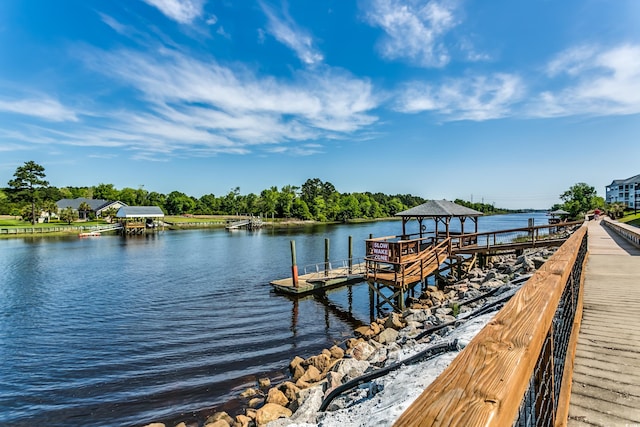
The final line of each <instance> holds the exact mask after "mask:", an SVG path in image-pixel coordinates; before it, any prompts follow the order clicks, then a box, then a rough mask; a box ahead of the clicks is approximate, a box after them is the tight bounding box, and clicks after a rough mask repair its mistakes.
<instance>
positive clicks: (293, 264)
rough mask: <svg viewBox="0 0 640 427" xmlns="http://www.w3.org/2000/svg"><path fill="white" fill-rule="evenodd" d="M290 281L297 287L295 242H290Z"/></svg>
mask: <svg viewBox="0 0 640 427" xmlns="http://www.w3.org/2000/svg"><path fill="white" fill-rule="evenodd" d="M291 279H292V280H293V286H294V287H295V288H297V287H298V265H297V264H296V241H295V240H292V241H291Z"/></svg>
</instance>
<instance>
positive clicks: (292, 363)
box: [289, 356, 304, 374]
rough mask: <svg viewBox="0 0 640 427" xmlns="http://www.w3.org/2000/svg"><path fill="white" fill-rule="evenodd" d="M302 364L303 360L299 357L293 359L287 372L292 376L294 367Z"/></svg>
mask: <svg viewBox="0 0 640 427" xmlns="http://www.w3.org/2000/svg"><path fill="white" fill-rule="evenodd" d="M302 363H304V359H303V358H302V357H300V356H296V357H294V358H293V360H292V361H291V363H289V371H290V372H291V373H292V374H293V372H294V371H295V369H296V367H297V366H300V365H301V364H302Z"/></svg>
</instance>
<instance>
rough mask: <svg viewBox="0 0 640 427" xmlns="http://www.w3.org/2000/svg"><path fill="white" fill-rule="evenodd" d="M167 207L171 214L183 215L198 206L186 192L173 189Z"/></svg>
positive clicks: (168, 197)
mask: <svg viewBox="0 0 640 427" xmlns="http://www.w3.org/2000/svg"><path fill="white" fill-rule="evenodd" d="M165 207H166V209H167V213H168V214H169V215H181V214H185V213H190V212H191V211H192V210H193V209H194V208H195V207H196V202H195V200H193V199H192V198H191V197H189V196H187V195H186V194H184V193H181V192H179V191H172V192H171V193H169V195H168V196H167V200H166V203H165Z"/></svg>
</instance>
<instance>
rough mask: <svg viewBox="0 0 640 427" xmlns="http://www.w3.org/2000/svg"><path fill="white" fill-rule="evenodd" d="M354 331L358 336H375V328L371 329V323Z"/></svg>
mask: <svg viewBox="0 0 640 427" xmlns="http://www.w3.org/2000/svg"><path fill="white" fill-rule="evenodd" d="M353 332H354V333H355V334H356V336H358V337H364V338H370V337H372V336H373V330H372V329H371V326H369V325H365V326H360V327H357V328H356V329H355V331H353Z"/></svg>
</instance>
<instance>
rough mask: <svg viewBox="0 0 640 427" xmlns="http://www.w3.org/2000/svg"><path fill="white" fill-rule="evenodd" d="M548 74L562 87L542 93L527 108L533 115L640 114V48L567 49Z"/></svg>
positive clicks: (621, 46)
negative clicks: (559, 81) (555, 78)
mask: <svg viewBox="0 0 640 427" xmlns="http://www.w3.org/2000/svg"><path fill="white" fill-rule="evenodd" d="M547 72H548V73H549V75H550V76H551V77H557V78H558V79H562V82H561V83H562V84H563V88H561V89H558V90H555V91H554V90H548V91H544V92H542V93H541V94H540V95H539V96H538V97H537V98H536V99H535V101H534V102H533V103H532V105H531V106H530V110H529V114H530V115H532V116H536V117H554V116H569V115H577V114H587V115H619V114H638V113H640V45H633V44H626V45H620V46H616V47H613V48H609V49H598V48H597V47H595V46H581V47H578V48H574V49H569V50H567V51H565V52H562V53H560V54H559V55H558V56H557V57H556V58H554V59H553V60H552V61H550V62H549V64H548V66H547Z"/></svg>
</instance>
